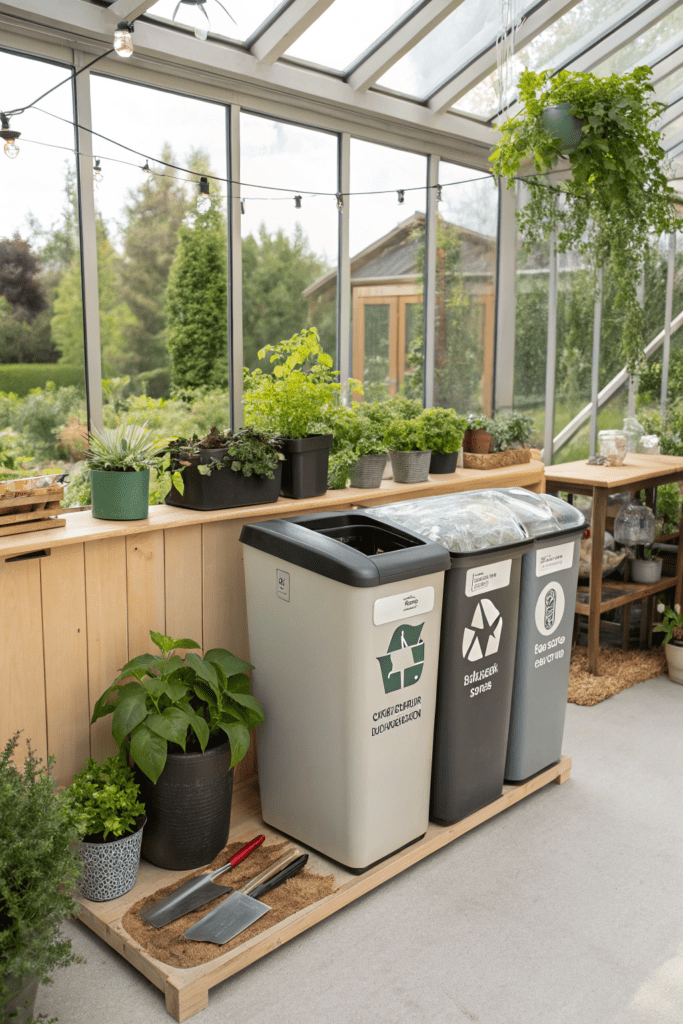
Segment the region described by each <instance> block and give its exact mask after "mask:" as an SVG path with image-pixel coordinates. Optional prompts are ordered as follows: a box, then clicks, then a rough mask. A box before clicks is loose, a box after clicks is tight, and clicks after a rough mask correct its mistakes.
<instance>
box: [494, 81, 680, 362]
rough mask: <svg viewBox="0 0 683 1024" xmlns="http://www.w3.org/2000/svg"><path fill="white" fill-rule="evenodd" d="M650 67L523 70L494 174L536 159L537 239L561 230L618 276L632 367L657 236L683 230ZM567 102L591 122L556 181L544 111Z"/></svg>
mask: <svg viewBox="0 0 683 1024" xmlns="http://www.w3.org/2000/svg"><path fill="white" fill-rule="evenodd" d="M651 74H652V72H651V70H650V68H647V67H639V68H636V69H635V70H634V71H632V72H631V73H630V74H625V75H610V76H609V77H608V78H598V77H597V76H596V75H592V74H589V73H584V72H573V71H560V72H558V73H557V74H555V73H554V72H553V71H552V70H549V71H541V72H539V73H535V72H533V71H528V70H526V71H524V72H523V73H522V75H521V76H520V80H519V98H520V101H521V104H522V109H521V110H520V111H519V113H517V114H515V115H514V116H513V117H511V118H509V119H508V120H507V121H506V122H505V123H504V124H503V125H501V126H500V131H501V139H500V142H499V143H498V144H497V145H496V146H495V148H494V150H493V152H492V154H491V156H490V160H491V163H492V165H493V173H494V175H495V176H496V177H497V178H505V179H506V181H507V186H508V188H512V187H513V186H514V183H515V178H516V175H517V173H518V171H519V170H520V168H521V166H522V164H523V163H525V162H527V161H529V160H533V165H534V168H535V171H536V175H531V176H530V177H526V178H525V179H524V180H525V182H526V183H527V184H528V186H529V192H530V197H529V202H528V203H527V204H526V205H525V206H524V208H523V209H521V210H519V211H518V214H517V217H518V222H519V226H520V228H521V231H522V234H523V236H524V238H525V242H526V244H527V245H528V246H529V247H533V246H535V245H537V244H538V243H540V242H542V241H543V240H545V239H547V238H548V237H549V236H550V235H551V234H552V233H553V232H555V233H556V237H557V247H558V250H559V251H560V252H567V251H568V250H575V251H578V252H579V253H580V254H582V255H583V256H584V257H586V259H587V260H588V261H589V262H590V263H591V264H592V266H593V268H594V270H598V269H599V268H603V269H604V270H605V271H607V272H609V273H611V274H613V275H614V280H615V282H616V287H617V296H616V303H615V304H616V306H617V308H621V309H622V310H623V313H624V319H623V329H622V347H623V353H624V359H625V362H626V364H627V366H628V369H629V371H630V372H631V373H634V372H636V370H637V368H638V365H639V363H640V362H641V360H642V354H643V344H644V336H643V335H644V331H643V326H644V325H643V311H642V309H641V307H640V304H639V303H638V299H637V294H636V287H637V284H638V281H639V280H640V275H641V272H642V267H643V263H644V260H645V256H646V253H647V249H648V245H649V239H650V236H651V235H652V234H654V235H660V234H662V233H664V232H667V233H668V232H672V231H675V230H676V216H675V208H674V202H675V200H676V198H677V194H676V192H674V190H673V189H672V188H671V186H670V185H669V183H668V181H667V177H666V174H665V171H664V167H663V161H664V159H665V155H666V154H665V153H664V150H663V149H662V147H661V145H660V139H661V137H662V136H661V133H660V132H658V131H656V130H655V129H654V128H653V127H652V125H653V124H654V123H655V122H656V120H657V118H658V116H659V115H660V114H661V112H662V110H664V108H665V104H664V103H659V102H657V101H656V100H654V99H652V96H651V94H652V92H653V91H654V90H653V86H652V85H651V83H650V76H651ZM560 103H568V104H569V105H570V111H571V113H572V114H573V115H574V116H575V117H578V118H580V119H582V120H583V122H584V125H583V129H582V130H583V137H582V139H581V141H580V142H579V143H578V145H577V146H576V148H575V149H573V150H571V152H570V154H569V159H570V160H571V171H572V174H571V178H569V179H568V180H566V181H557V180H556V181H555V182H554V183H553V182H552V181H551V180H550V179H549V177H548V174H549V172H552V171H553V170H555V169H557V167H558V163H559V161H560V158H561V156H562V149H561V142H560V140H559V139H558V138H557V137H556V136H554V135H552V134H550V132H549V131H547V130H546V128H545V127H544V125H543V121H542V116H541V115H542V113H543V111H544V109H545V108H546V107H549V106H553V105H555V104H560ZM569 166H570V165H569V163H567V164H566V167H567V169H568V168H569ZM560 169H564V168H563V167H562V165H560Z"/></svg>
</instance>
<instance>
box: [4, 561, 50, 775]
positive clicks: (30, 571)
mask: <svg viewBox="0 0 683 1024" xmlns="http://www.w3.org/2000/svg"><path fill="white" fill-rule="evenodd" d="M48 557H49V556H48ZM0 642H1V644H2V648H1V650H2V657H1V659H0V681H1V685H0V744H2V747H3V748H4V746H5V743H6V742H7V740H8V739H9V737H10V736H13V735H14V733H15V732H16V731H17V730H18V729H21V730H22V735H21V737H20V740H19V747H18V748H17V758H16V760H17V763H18V764H21V763H22V762H23V759H24V757H25V756H26V740H27V739H30V740H31V746H32V747H33V749H34V751H35V752H36V754H37V755H38V757H42V759H43V760H44V761H45V760H46V759H47V726H46V721H45V686H44V682H43V674H44V667H43V624H42V612H41V606H40V561H39V560H38V559H31V560H30V561H27V562H4V561H0Z"/></svg>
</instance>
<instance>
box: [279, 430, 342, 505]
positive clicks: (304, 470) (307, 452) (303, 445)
mask: <svg viewBox="0 0 683 1024" xmlns="http://www.w3.org/2000/svg"><path fill="white" fill-rule="evenodd" d="M281 443H282V453H283V455H284V457H285V461H284V462H283V463H282V464H281V465H282V484H281V486H280V493H281V494H284V496H285V497H286V498H315V497H316V496H317V495H318V494H324V493H325V491H326V490H327V465H328V462H329V459H330V448H331V447H332V434H310V435H309V436H308V437H285V438H281Z"/></svg>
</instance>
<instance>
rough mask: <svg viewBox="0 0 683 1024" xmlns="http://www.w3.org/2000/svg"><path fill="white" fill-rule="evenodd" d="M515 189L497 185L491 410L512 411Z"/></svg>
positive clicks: (513, 379)
mask: <svg viewBox="0 0 683 1024" xmlns="http://www.w3.org/2000/svg"><path fill="white" fill-rule="evenodd" d="M516 211H517V197H516V189H514V188H506V186H505V183H504V182H503V181H501V182H499V184H498V251H497V256H496V327H495V339H496V341H495V353H494V367H495V369H494V375H495V376H494V390H493V408H494V409H512V406H513V403H514V390H515V317H516V309H517V298H516V295H517V216H516Z"/></svg>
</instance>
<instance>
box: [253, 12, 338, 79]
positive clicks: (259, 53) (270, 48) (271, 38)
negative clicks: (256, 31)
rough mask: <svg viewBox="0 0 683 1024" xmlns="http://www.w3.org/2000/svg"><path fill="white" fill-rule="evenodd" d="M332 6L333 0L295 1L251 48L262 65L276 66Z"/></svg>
mask: <svg viewBox="0 0 683 1024" xmlns="http://www.w3.org/2000/svg"><path fill="white" fill-rule="evenodd" d="M331 4H332V0H294V2H293V3H291V4H290V5H289V6H288V7H285V9H284V11H283V12H282V14H280V15H278V17H277V18H276V19H275V21H273V22H271V23H270V25H269V26H268V28H267V29H266V30H265V31H264V32H263V33H262V35H260V36H259V37H258V39H257V40H256V42H255V43H254V44H253V45H252V47H251V53H252V54H253V55H254V57H256V59H257V60H258V61H260V63H261V64H274V63H275V61H276V60H277V59H278V57H281V56H282V54H283V53H285V51H286V50H288V49H289V47H290V46H291V45H292V43H293V42H295V41H296V40H297V39H298V38H299V36H301V35H303V34H304V32H305V31H306V29H307V28H309V27H310V26H311V25H312V24H313V22H314V21H317V19H318V18H319V17H320V15H321V14H323V13H324V12H325V11H326V10H327V8H328V7H330V6H331Z"/></svg>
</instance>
